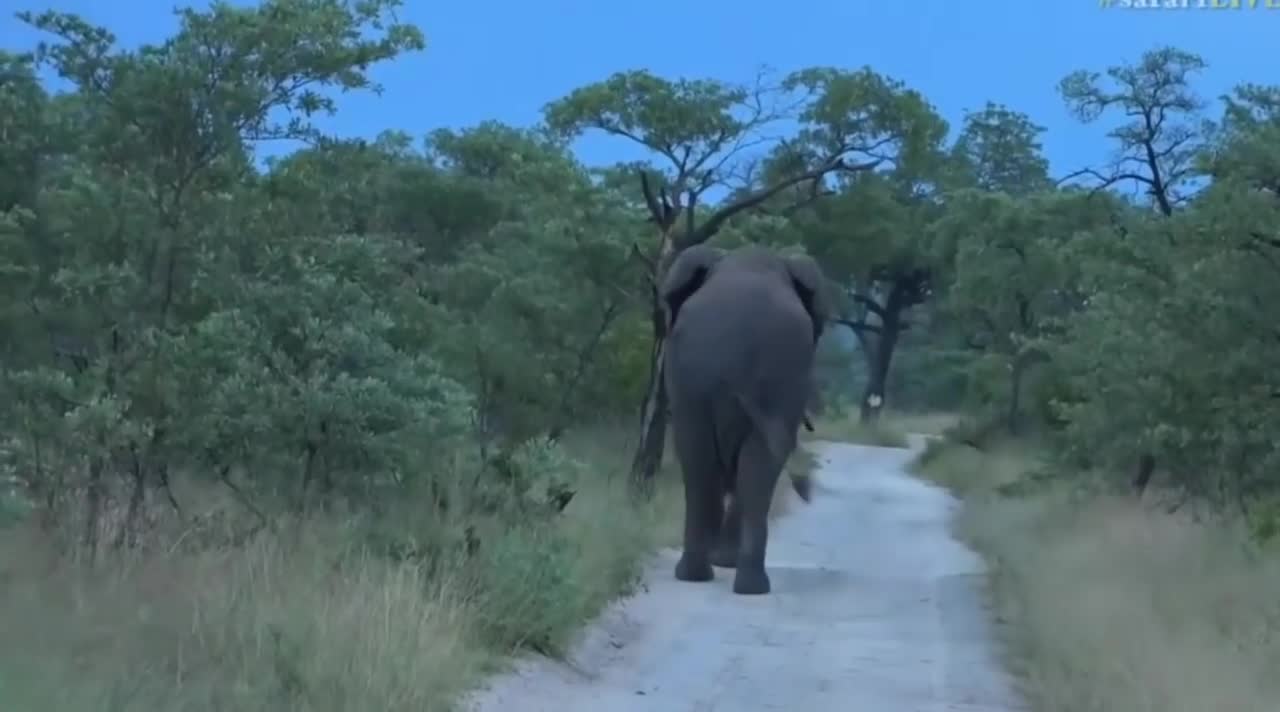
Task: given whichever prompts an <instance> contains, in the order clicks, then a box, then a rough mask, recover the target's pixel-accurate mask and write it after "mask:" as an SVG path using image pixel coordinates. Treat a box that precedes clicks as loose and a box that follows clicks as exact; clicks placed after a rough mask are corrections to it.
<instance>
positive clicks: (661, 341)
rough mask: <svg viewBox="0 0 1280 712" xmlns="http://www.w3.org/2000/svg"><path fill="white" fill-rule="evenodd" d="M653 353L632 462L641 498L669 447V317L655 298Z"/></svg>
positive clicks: (632, 478)
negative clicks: (664, 368)
mask: <svg viewBox="0 0 1280 712" xmlns="http://www.w3.org/2000/svg"><path fill="white" fill-rule="evenodd" d="M653 300H654V301H653V312H652V316H653V334H654V337H653V351H652V353H651V354H650V356H649V387H648V389H647V390H646V391H645V396H644V401H643V402H642V403H641V405H640V442H638V443H636V454H635V458H634V459H633V460H632V462H631V481H632V484H633V485H635V489H636V491H637V492H638V493H640V494H642V495H648V494H650V493H651V492H652V490H653V479H654V477H656V476H657V474H658V468H660V467H661V466H662V457H663V455H664V454H665V451H666V445H667V408H668V405H669V403H668V399H667V388H666V383H665V382H664V381H665V379H664V377H663V371H662V362H663V351H664V348H663V347H664V346H665V344H666V314H665V312H663V310H662V308H661V306H660V305H659V304H658V295H657V293H656V292H655V293H654V295H653Z"/></svg>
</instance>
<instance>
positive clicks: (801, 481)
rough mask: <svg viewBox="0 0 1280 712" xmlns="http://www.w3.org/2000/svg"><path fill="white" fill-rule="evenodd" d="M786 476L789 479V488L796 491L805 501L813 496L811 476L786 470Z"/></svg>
mask: <svg viewBox="0 0 1280 712" xmlns="http://www.w3.org/2000/svg"><path fill="white" fill-rule="evenodd" d="M787 476H788V477H787V478H788V479H790V480H791V488H792V489H794V490H795V491H796V494H797V495H799V496H800V499H803V500H804V501H805V502H808V501H809V498H810V497H812V496H813V478H811V477H809V476H808V475H797V474H796V473H794V472H788V473H787Z"/></svg>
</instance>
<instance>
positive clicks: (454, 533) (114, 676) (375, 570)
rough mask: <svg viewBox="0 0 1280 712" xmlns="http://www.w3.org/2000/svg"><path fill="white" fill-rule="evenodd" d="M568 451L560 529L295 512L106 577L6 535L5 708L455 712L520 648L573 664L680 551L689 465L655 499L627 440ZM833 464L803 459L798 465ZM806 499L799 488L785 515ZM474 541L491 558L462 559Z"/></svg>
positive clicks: (620, 437) (414, 514) (591, 435)
mask: <svg viewBox="0 0 1280 712" xmlns="http://www.w3.org/2000/svg"><path fill="white" fill-rule="evenodd" d="M562 444H563V446H564V451H565V453H566V454H568V455H569V456H570V457H571V458H572V459H573V460H574V461H575V462H576V463H577V464H578V465H579V466H578V467H577V468H576V471H577V472H576V477H575V478H574V480H573V482H572V485H573V488H574V489H575V490H576V495H575V496H574V498H573V500H572V501H571V502H570V503H569V505H568V507H567V508H566V509H565V510H564V512H563V513H562V514H561V515H560V516H558V517H555V518H554V519H553V520H552V521H551V522H550V523H549V524H537V523H529V524H522V523H520V522H519V521H515V522H513V521H512V520H510V519H494V520H492V521H483V520H470V521H450V520H445V521H432V520H431V517H430V516H428V514H429V512H430V510H429V508H428V507H427V506H426V505H425V504H420V503H419V504H415V503H414V502H413V501H409V502H405V503H401V504H400V505H399V506H392V507H390V508H389V509H388V511H385V512H383V513H381V514H380V515H379V516H378V517H377V518H376V519H373V520H370V519H361V518H358V517H354V516H339V515H325V516H318V517H311V518H308V519H305V520H291V521H287V522H285V523H283V524H282V525H281V526H279V527H277V528H276V529H275V530H274V532H273V533H270V534H260V535H258V536H257V537H255V538H253V539H252V540H251V541H249V542H248V543H247V544H245V543H241V544H234V545H231V544H227V545H222V546H209V545H200V546H196V547H180V546H177V545H176V542H175V546H173V547H171V548H170V550H168V551H159V552H153V553H150V554H146V555H142V556H134V557H131V558H129V559H123V558H113V559H111V560H110V561H108V562H106V565H102V566H99V567H97V568H96V569H95V570H93V571H90V570H88V569H87V568H86V567H83V566H80V565H77V564H76V563H74V562H69V561H67V560H65V558H63V557H60V556H58V555H57V554H56V553H55V552H54V551H53V550H52V548H51V547H50V546H49V542H48V540H47V538H46V536H45V535H43V534H42V533H41V532H39V531H38V530H37V529H36V528H35V527H34V526H32V525H31V523H30V522H28V523H26V524H23V525H19V526H16V527H10V528H8V529H0V640H5V641H11V642H12V641H21V644H11V645H5V646H0V709H3V710H5V711H6V712H45V711H46V710H59V711H60V712H89V711H90V710H92V711H93V712H99V711H102V710H107V711H109V710H136V711H138V712H160V711H163V712H207V711H210V710H224V709H235V710H246V711H249V712H255V711H262V712H266V711H267V710H292V711H297V712H338V711H339V710H356V709H371V710H374V709H376V710H388V711H391V712H399V711H404V712H408V711H409V710H413V711H414V712H423V711H424V710H425V711H432V710H447V709H450V708H451V706H452V704H453V703H454V702H455V701H456V700H457V699H458V697H459V695H460V694H461V693H463V692H464V691H466V690H467V689H469V688H470V687H472V686H473V685H475V684H476V683H477V682H479V681H480V680H481V679H482V677H483V676H484V675H486V674H489V673H492V672H495V671H497V670H498V669H500V668H501V666H502V665H503V664H504V663H505V662H506V661H507V660H509V657H510V654H511V653H513V652H514V651H515V650H516V649H518V648H525V649H533V650H537V651H539V652H544V653H547V654H551V655H556V654H558V653H560V652H562V651H563V650H564V649H565V648H566V646H567V645H568V643H569V641H570V640H571V639H572V637H573V634H574V632H575V631H576V630H578V628H579V627H580V626H581V624H582V623H583V622H585V621H587V620H589V619H591V618H592V617H594V616H595V615H596V614H597V613H598V612H599V611H600V610H601V609H602V608H603V607H604V605H606V604H607V603H608V602H609V601H610V600H612V599H614V598H616V597H617V596H619V595H621V594H625V593H627V592H628V591H629V590H630V588H631V587H632V586H633V585H634V583H635V582H636V581H637V575H638V574H639V573H640V571H641V564H642V563H643V561H644V560H645V558H646V556H647V555H648V554H649V553H650V552H652V551H653V550H654V549H655V548H657V547H660V546H668V545H676V544H678V543H679V537H680V531H681V523H680V522H681V517H682V516H683V498H682V494H681V488H680V484H679V474H678V470H676V469H675V468H674V466H672V465H671V464H670V463H669V464H668V467H667V468H666V469H665V470H664V472H663V473H662V476H661V478H660V485H659V487H658V489H657V491H656V494H655V497H654V498H653V500H652V501H650V502H648V503H645V504H641V505H638V504H637V503H636V502H635V501H634V500H633V499H632V497H631V495H630V493H629V492H628V488H627V484H626V469H627V466H628V465H629V458H628V455H629V453H630V452H631V447H630V442H629V438H628V437H627V433H626V431H624V430H621V429H610V428H600V429H595V430H592V431H589V432H577V433H571V434H569V435H568V436H566V437H565V439H564V440H563V442H562ZM813 466H814V459H813V457H812V455H810V454H809V453H808V452H807V451H805V450H803V449H800V450H798V451H797V453H796V455H795V456H794V457H793V459H792V461H791V462H790V463H788V470H789V472H790V473H791V475H792V476H795V477H802V478H803V477H807V476H809V474H810V472H811V471H812V469H813ZM208 498H209V499H214V497H213V495H212V494H209V495H208ZM795 502H796V498H795V495H794V494H793V490H792V487H791V486H790V484H789V483H786V482H783V483H780V484H779V486H778V488H777V494H776V496H775V504H774V507H773V514H775V515H781V514H783V513H785V512H786V511H788V510H789V509H790V508H791V507H793V506H795ZM210 510H211V511H218V510H217V507H216V506H211V507H210ZM215 528H216V527H215ZM468 529H470V530H473V531H474V536H476V537H477V539H478V541H479V544H478V547H477V549H476V550H475V552H474V553H472V554H469V555H464V554H463V553H461V552H455V553H450V551H452V550H451V549H450V547H448V546H447V545H446V544H447V543H448V542H450V541H460V540H462V539H463V538H464V537H463V535H462V532H463V531H464V530H468ZM200 536H201V537H203V538H204V539H212V540H216V539H217V536H216V535H211V533H210V532H207V531H205V532H202V533H201V534H200Z"/></svg>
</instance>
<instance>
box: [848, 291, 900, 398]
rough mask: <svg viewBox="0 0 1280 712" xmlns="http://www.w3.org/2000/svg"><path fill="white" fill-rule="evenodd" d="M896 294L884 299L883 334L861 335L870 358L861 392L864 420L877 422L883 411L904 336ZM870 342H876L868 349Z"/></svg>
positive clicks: (864, 350)
mask: <svg viewBox="0 0 1280 712" xmlns="http://www.w3.org/2000/svg"><path fill="white" fill-rule="evenodd" d="M895 295H896V290H895V292H893V293H890V295H889V299H888V300H886V302H885V306H884V316H883V318H882V319H881V321H880V333H878V334H876V335H875V336H874V338H868V337H866V336H860V337H859V339H858V340H859V342H860V344H861V345H862V352H863V355H864V356H865V357H866V359H867V385H866V387H865V388H863V391H862V404H861V407H860V409H859V414H858V415H859V418H860V419H861V421H862V422H864V423H870V422H873V421H875V420H876V419H878V418H879V417H880V414H881V413H882V412H883V411H884V404H885V398H884V396H885V390H886V387H887V385H888V382H889V368H890V366H892V365H893V354H894V351H895V350H896V349H897V348H898V338H899V337H900V336H901V335H902V302H901V300H900V299H898V298H896V296H895ZM869 343H873V344H874V348H871V349H868V348H867V346H868V345H869Z"/></svg>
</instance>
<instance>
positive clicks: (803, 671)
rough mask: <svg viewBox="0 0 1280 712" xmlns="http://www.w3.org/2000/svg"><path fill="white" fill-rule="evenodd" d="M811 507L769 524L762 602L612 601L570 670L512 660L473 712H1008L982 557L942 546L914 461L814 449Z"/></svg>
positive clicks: (935, 500) (942, 496)
mask: <svg viewBox="0 0 1280 712" xmlns="http://www.w3.org/2000/svg"><path fill="white" fill-rule="evenodd" d="M814 447H815V448H816V451H817V453H818V455H819V460H820V462H822V466H821V469H820V471H819V474H818V485H817V487H815V492H814V497H813V502H812V504H810V505H808V506H803V505H799V506H796V507H795V508H794V510H793V512H792V513H791V514H789V515H787V516H785V517H784V518H783V519H782V520H781V521H779V522H777V523H776V524H775V525H774V526H773V527H772V528H771V529H772V531H771V532H770V539H769V552H768V561H767V564H766V565H767V566H768V570H769V574H770V577H771V578H772V581H773V593H772V594H770V595H767V596H735V595H733V593H732V592H730V590H729V586H730V584H731V582H732V580H733V579H732V575H733V572H732V571H728V570H724V569H717V570H716V580H715V581H714V582H711V583H704V584H691V583H682V582H679V581H676V580H674V578H673V577H672V567H673V566H674V565H675V559H676V553H675V552H672V551H666V552H662V553H661V554H660V555H658V556H657V557H655V560H654V562H653V563H652V564H651V565H650V567H649V569H648V571H647V572H646V576H645V582H646V586H645V589H646V590H644V591H642V592H641V593H639V594H638V595H636V596H633V597H631V598H629V599H626V600H623V601H619V602H617V603H615V604H614V605H613V606H612V607H610V609H609V610H608V611H606V612H605V614H604V615H603V616H602V617H601V619H600V620H599V621H597V622H596V623H595V624H594V625H592V626H591V627H590V628H589V629H588V630H587V631H586V633H585V634H584V636H583V638H582V640H581V641H580V643H579V644H578V645H577V646H576V647H575V650H574V653H573V655H572V656H571V662H570V663H569V664H565V663H559V662H553V661H550V660H546V659H541V658H530V659H526V660H524V661H522V662H520V663H519V664H518V665H517V667H516V669H515V670H514V671H513V672H511V673H508V674H505V675H502V676H500V677H498V678H496V679H494V680H493V681H491V683H490V685H489V687H488V688H487V689H484V690H481V691H479V692H478V693H476V694H475V695H474V696H473V697H472V698H471V699H470V700H469V702H468V707H467V709H470V710H473V712H540V711H542V710H546V711H547V712H630V711H632V710H653V711H655V712H686V711H688V712H693V711H695V710H697V711H699V712H712V711H716V712H751V711H753V710H807V711H811V712H822V711H824V710H832V711H833V712H834V711H837V710H838V711H839V712H858V711H861V710H865V711H866V712H926V711H928V712H942V711H943V710H955V711H957V712H979V711H982V712H995V711H997V710H999V711H1004V710H1016V709H1021V707H1020V706H1019V705H1018V704H1017V703H1016V702H1014V699H1015V697H1014V695H1013V693H1012V692H1011V687H1012V685H1011V683H1010V681H1009V679H1008V677H1007V676H1006V675H1005V674H1004V673H1003V672H1002V671H1001V670H1000V667H999V664H998V662H997V655H996V653H995V652H994V650H993V644H992V641H991V637H992V636H991V630H992V626H991V624H990V623H989V622H988V617H987V614H986V612H985V611H984V607H983V605H982V596H981V591H980V587H981V579H980V577H981V572H982V561H981V559H980V558H978V557H977V556H976V555H975V554H974V553H973V552H972V551H970V550H969V549H967V548H966V547H965V546H964V545H962V544H961V543H959V542H957V541H956V540H955V539H953V538H952V537H951V536H950V534H949V532H948V522H949V519H950V517H951V512H952V511H953V509H954V507H955V502H954V500H953V499H952V498H951V497H950V495H948V494H947V493H946V492H944V491H942V490H940V489H938V488H936V487H933V486H931V485H928V484H925V483H922V482H920V481H918V480H916V479H914V478H912V477H910V476H909V475H907V474H906V473H905V471H904V469H903V467H904V465H905V464H906V462H907V460H908V459H909V458H910V455H911V453H910V452H909V451H907V450H901V449H892V448H873V447H861V446H856V445H845V444H834V443H822V444H818V445H815V446H814Z"/></svg>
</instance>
